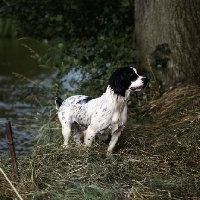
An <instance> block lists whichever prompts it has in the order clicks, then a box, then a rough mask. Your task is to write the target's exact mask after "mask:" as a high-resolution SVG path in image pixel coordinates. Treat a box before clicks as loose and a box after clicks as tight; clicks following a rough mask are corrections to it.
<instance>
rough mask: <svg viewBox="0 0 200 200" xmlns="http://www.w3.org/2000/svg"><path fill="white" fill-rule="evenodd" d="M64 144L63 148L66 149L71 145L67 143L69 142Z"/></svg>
mask: <svg viewBox="0 0 200 200" xmlns="http://www.w3.org/2000/svg"><path fill="white" fill-rule="evenodd" d="M61 146H62V148H64V149H67V148H68V147H69V145H67V144H63V145H61Z"/></svg>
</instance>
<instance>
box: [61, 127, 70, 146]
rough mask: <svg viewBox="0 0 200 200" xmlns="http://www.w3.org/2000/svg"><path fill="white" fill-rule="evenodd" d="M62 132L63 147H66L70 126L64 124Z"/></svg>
mask: <svg viewBox="0 0 200 200" xmlns="http://www.w3.org/2000/svg"><path fill="white" fill-rule="evenodd" d="M62 134H63V137H64V144H63V147H68V142H69V137H70V135H71V128H70V127H69V126H67V125H66V124H65V125H64V126H63V127H62Z"/></svg>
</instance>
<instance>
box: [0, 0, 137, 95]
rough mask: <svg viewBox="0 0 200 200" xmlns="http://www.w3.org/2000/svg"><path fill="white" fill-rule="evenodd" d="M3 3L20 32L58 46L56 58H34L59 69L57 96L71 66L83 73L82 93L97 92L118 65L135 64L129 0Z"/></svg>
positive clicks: (102, 89) (131, 9) (48, 0)
mask: <svg viewBox="0 0 200 200" xmlns="http://www.w3.org/2000/svg"><path fill="white" fill-rule="evenodd" d="M3 2H4V4H3V3H1V4H0V5H2V6H3V5H5V2H6V3H7V4H6V5H7V7H5V8H4V12H7V15H12V17H13V18H14V19H15V27H19V28H18V33H19V35H23V36H27V37H31V38H35V39H38V40H41V41H43V42H45V43H46V44H48V45H50V47H51V48H53V49H55V50H56V55H55V56H52V55H51V56H49V55H45V56H44V57H43V58H39V59H38V60H39V61H41V60H43V61H45V63H46V64H49V63H51V66H52V67H53V70H54V71H56V70H55V68H56V69H57V71H56V72H57V76H56V78H55V79H54V80H53V84H54V85H53V87H54V91H56V92H57V94H59V95H61V94H63V93H66V91H65V90H63V88H62V84H63V77H64V76H65V75H66V74H67V73H68V72H69V71H70V70H71V69H75V70H79V71H81V73H82V75H83V80H84V81H85V80H87V81H86V82H85V83H84V84H83V85H81V86H80V87H79V90H81V91H80V92H84V93H87V94H88V92H89V94H88V95H91V96H92V95H95V96H97V95H99V94H101V93H102V92H103V91H104V90H105V86H106V81H107V79H108V77H109V76H110V74H111V72H112V71H113V70H114V69H115V68H116V67H120V66H122V65H130V64H131V65H132V64H133V63H134V59H135V54H134V40H133V22H134V20H133V16H134V15H133V0H131V1H129V0H123V1H119V0H118V1H113V0H112V1H105V0H103V1H102V0H101V1H100V0H98V1H91V0H84V1H82V0H68V1H66V0H63V1H54V0H47V1H39V0H34V1H33V0H28V1H26V0H24V1H19V2H18V3H16V4H12V3H13V2H12V1H8V0H7V1H3ZM9 3H10V4H9ZM89 80H90V81H89ZM72 84H74V83H72ZM58 86H59V87H60V88H61V89H56V88H57V87H58ZM83 88H84V89H83ZM97 91H98V92H97Z"/></svg>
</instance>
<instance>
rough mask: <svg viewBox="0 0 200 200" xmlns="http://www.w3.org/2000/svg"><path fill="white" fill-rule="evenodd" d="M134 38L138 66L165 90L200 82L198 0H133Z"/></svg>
mask: <svg viewBox="0 0 200 200" xmlns="http://www.w3.org/2000/svg"><path fill="white" fill-rule="evenodd" d="M135 39H136V55H137V67H138V68H146V69H148V70H149V68H150V67H151V68H152V71H153V74H154V75H155V77H156V79H157V81H160V84H161V85H162V86H164V88H165V89H167V88H168V87H170V86H174V85H177V84H190V83H197V82H200V0H184V1H183V0H135ZM147 58H149V63H150V65H149V64H148V62H147V61H148V59H147Z"/></svg>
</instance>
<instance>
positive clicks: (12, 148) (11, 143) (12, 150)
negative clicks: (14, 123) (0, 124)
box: [6, 121, 19, 178]
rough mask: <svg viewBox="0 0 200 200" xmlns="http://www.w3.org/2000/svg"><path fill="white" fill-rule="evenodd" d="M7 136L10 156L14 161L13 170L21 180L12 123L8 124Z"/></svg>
mask: <svg viewBox="0 0 200 200" xmlns="http://www.w3.org/2000/svg"><path fill="white" fill-rule="evenodd" d="M6 135H7V140H8V142H7V143H8V146H9V150H10V156H11V161H12V166H13V169H14V171H15V173H16V175H17V177H18V178H19V171H18V165H17V157H16V153H15V145H14V141H13V137H12V128H11V123H10V122H9V121H8V122H6Z"/></svg>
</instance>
